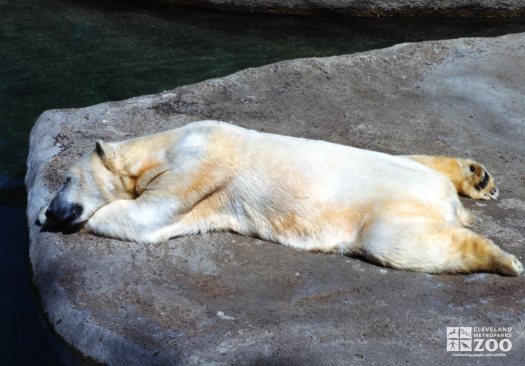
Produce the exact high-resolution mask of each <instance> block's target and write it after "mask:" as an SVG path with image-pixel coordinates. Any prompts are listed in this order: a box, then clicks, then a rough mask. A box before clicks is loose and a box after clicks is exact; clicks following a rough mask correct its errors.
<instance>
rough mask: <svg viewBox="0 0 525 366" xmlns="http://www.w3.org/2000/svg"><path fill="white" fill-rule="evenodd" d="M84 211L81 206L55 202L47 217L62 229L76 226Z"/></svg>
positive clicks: (47, 212)
mask: <svg viewBox="0 0 525 366" xmlns="http://www.w3.org/2000/svg"><path fill="white" fill-rule="evenodd" d="M83 210H84V209H83V208H82V206H80V205H79V204H76V203H63V202H60V201H55V200H53V201H51V204H50V205H49V208H48V209H47V210H46V217H47V218H48V219H50V220H53V221H54V222H56V223H57V224H59V225H60V226H62V227H70V226H73V225H75V224H76V221H77V219H78V218H79V217H80V215H82V211H83Z"/></svg>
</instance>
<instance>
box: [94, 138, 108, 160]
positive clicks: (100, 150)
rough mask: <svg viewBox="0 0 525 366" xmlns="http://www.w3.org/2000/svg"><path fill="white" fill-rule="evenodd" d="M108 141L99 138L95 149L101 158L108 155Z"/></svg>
mask: <svg viewBox="0 0 525 366" xmlns="http://www.w3.org/2000/svg"><path fill="white" fill-rule="evenodd" d="M105 149H106V143H105V142H104V141H102V140H97V142H96V143H95V151H96V152H97V154H98V156H100V157H101V158H104V157H105V156H106V151H105Z"/></svg>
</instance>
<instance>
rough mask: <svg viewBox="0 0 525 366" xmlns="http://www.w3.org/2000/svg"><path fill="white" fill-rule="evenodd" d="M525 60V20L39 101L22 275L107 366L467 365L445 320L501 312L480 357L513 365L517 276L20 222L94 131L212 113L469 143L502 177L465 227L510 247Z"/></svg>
mask: <svg viewBox="0 0 525 366" xmlns="http://www.w3.org/2000/svg"><path fill="white" fill-rule="evenodd" d="M524 59H525V34H517V35H509V36H505V37H500V38H494V39H460V40H452V41H440V42H424V43H417V44H403V45H398V46H395V47H392V48H389V49H385V50H378V51H372V52H366V53H361V54H355V55H349V56H340V57H331V58H322V59H303V60H293V61H286V62H281V63H277V64H272V65H268V66H265V67H261V68H257V69H247V70H244V71H241V72H239V73H236V74H233V75H230V76H228V77H225V78H221V79H213V80H208V81H205V82H202V83H199V84H195V85H190V86H185V87H180V88H177V89H175V90H172V91H169V92H165V93H162V94H159V95H153V96H143V97H138V98H134V99H130V100H126V101H122V102H112V103H104V104H100V105H96V106H92V107H88V108H83V109H76V110H73V109H70V110H55V111H47V112H45V113H44V114H42V116H41V117H40V118H39V119H38V121H37V123H36V125H35V127H34V129H33V131H32V134H31V151H30V156H29V159H28V173H27V177H26V184H27V188H28V194H29V203H28V209H27V214H28V220H29V233H30V245H31V246H30V257H31V263H32V265H33V270H34V283H35V285H36V287H37V288H38V291H39V294H40V297H41V300H42V303H43V307H44V309H45V311H46V313H47V315H48V317H49V319H50V321H51V323H52V324H53V326H54V327H55V329H56V330H57V332H58V333H59V334H60V335H61V336H62V337H64V338H65V339H66V341H68V342H69V343H71V344H72V345H73V346H74V347H76V348H77V349H79V350H81V351H82V352H83V353H84V354H86V355H89V356H90V357H92V358H93V359H95V360H98V361H100V362H104V363H107V364H109V365H174V364H181V365H201V364H217V365H222V364H239V365H320V364H323V365H331V364H332V365H346V364H349V363H351V364H354V363H359V362H363V363H366V364H368V365H370V364H372V365H374V364H375V365H379V364H385V362H388V363H389V364H404V363H408V364H430V365H444V364H450V365H452V364H461V365H464V364H465V362H466V360H465V359H464V358H462V357H452V356H451V355H450V353H447V352H446V336H445V331H446V327H447V326H479V327H481V326H506V327H512V328H513V332H512V339H511V340H512V342H513V349H512V350H511V351H510V352H508V353H507V355H506V357H505V358H494V359H491V360H490V362H491V364H497V363H498V362H500V363H501V364H505V365H521V364H522V362H523V359H524V358H525V333H524V330H525V329H524V328H525V327H524V323H523V322H524V320H525V310H524V308H525V307H524V304H525V286H524V285H525V283H524V282H525V281H524V277H523V276H522V277H519V278H506V277H501V276H498V275H492V274H474V275H468V276H463V275H459V276H449V275H436V276H432V275H428V274H423V273H410V272H402V271H396V270H390V269H385V268H381V267H377V266H375V265H372V264H368V263H366V262H363V261H361V260H358V259H352V258H345V257H342V256H338V255H325V254H315V253H300V252H297V251H295V250H293V249H290V248H286V247H284V246H280V245H277V244H274V243H268V242H263V241H261V240H257V239H253V238H248V237H243V236H238V235H236V234H232V233H214V234H205V235H197V236H189V237H183V238H178V239H174V240H170V241H169V242H168V243H163V244H157V245H141V244H137V243H129V242H122V241H115V240H109V239H103V238H99V237H96V236H93V235H88V234H84V233H74V234H69V235H64V234H61V233H51V232H41V231H40V228H39V227H37V226H36V225H34V224H33V223H34V222H35V220H36V217H37V213H38V210H39V209H40V207H42V206H43V205H44V204H45V202H47V201H48V200H49V199H50V198H51V197H52V195H53V192H54V190H55V189H57V188H58V187H59V185H60V183H61V181H62V178H63V176H64V173H65V171H66V170H67V168H68V167H69V166H70V165H71V164H72V163H73V162H75V161H76V160H77V159H78V158H79V157H80V156H81V155H83V154H86V153H88V152H90V151H92V150H93V148H94V142H95V140H96V139H106V140H121V139H124V138H129V137H134V136H140V135H144V134H148V133H153V132H157V131H162V130H167V129H170V128H174V127H177V126H181V125H183V124H185V123H188V122H190V121H195V120H200V119H205V118H214V119H221V120H225V121H232V122H233V123H236V124H238V125H241V126H245V127H249V128H253V129H257V130H261V131H267V132H274V133H279V134H286V135H293V136H302V137H307V138H313V139H324V140H328V141H333V142H337V143H342V144H351V145H354V146H358V147H364V148H369V149H376V150H381V151H386V152H390V153H399V154H406V153H426V154H450V155H459V156H465V157H473V158H475V159H477V160H479V161H481V162H483V163H484V164H485V165H486V166H487V168H488V169H489V170H490V171H491V172H492V173H493V174H494V175H495V177H496V180H497V181H498V183H499V186H500V190H501V195H500V200H499V201H493V202H475V201H471V200H467V199H465V200H464V201H465V203H466V205H467V206H468V207H470V208H471V209H472V210H473V211H474V212H475V213H476V214H477V216H478V222H477V224H476V230H477V231H478V232H480V233H483V234H485V235H488V236H489V237H490V238H492V239H493V240H495V241H496V242H497V243H498V244H499V245H501V246H502V247H504V248H505V249H506V250H508V251H510V252H512V253H514V254H516V255H517V256H518V257H519V258H520V259H521V260H522V261H523V260H524V259H525V249H524V244H525V240H524V233H525V218H524V217H525V144H524V143H523V142H524V141H525V121H524V116H525V73H524V72H523V70H524V61H523V60H524ZM312 153H315V152H312ZM481 361H483V360H481ZM487 361H488V360H487Z"/></svg>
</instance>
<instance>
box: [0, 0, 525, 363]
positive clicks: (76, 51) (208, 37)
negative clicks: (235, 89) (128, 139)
mask: <svg viewBox="0 0 525 366" xmlns="http://www.w3.org/2000/svg"><path fill="white" fill-rule="evenodd" d="M124 3H125V2H124V1H121V2H115V1H113V2H108V1H106V2H96V1H66V0H39V1H37V0H16V1H15V0H0V128H1V134H0V217H1V218H2V222H3V225H2V226H1V227H0V235H1V237H2V240H1V248H2V256H1V257H0V258H1V263H0V271H1V272H0V274H1V277H0V278H1V279H0V285H1V287H0V299H1V302H0V329H2V333H1V334H0V365H61V364H66V365H77V364H85V362H86V361H85V360H80V359H79V358H78V357H76V356H75V355H74V354H73V353H72V352H71V351H70V350H68V348H67V347H65V346H64V344H62V343H61V342H60V341H59V340H58V339H57V338H56V337H55V336H54V335H53V333H52V332H51V331H50V329H49V327H48V325H47V323H46V322H45V321H44V320H43V319H44V318H43V316H42V315H41V313H40V312H39V309H38V306H37V302H36V300H35V295H34V293H33V290H32V287H31V281H30V267H29V264H28V261H27V253H28V251H27V233H26V231H25V225H26V223H25V218H24V206H25V192H24V190H23V186H22V179H23V175H24V173H25V159H26V155H27V147H28V136H29V131H30V129H31V127H32V125H33V123H34V121H35V120H36V118H37V117H38V115H39V114H40V113H41V112H42V111H44V110H46V109H52V108H66V107H82V106H86V105H91V104H95V103H99V102H103V101H108V100H119V99H125V98H128V97H132V96H137V95H142V94H150V93H157V92H160V91H162V90H167V89H172V88H174V87H176V86H179V85H183V84H189V83H194V82H198V81H201V80H204V79H208V78H211V77H219V76H223V75H227V74H229V73H232V72H235V71H238V70H240V69H243V68H246V67H253V66H260V65H264V64H268V63H271V62H275V61H279V60H284V59H291V58H297V57H313V56H331V55H338V54H345V53H353V52H357V51H364V50H369V49H374V48H380V47H386V46H390V45H393V44H396V43H400V42H409V41H421V40H429V39H444V38H455V37H466V36H496V35H502V34H507V33H514V32H524V31H525V21H524V20H523V19H517V20H506V21H505V22H495V21H492V22H487V21H476V20H469V21H465V20H462V21H460V20H458V21H455V20H450V19H449V20H443V21H435V20H424V21H422V22H416V21H413V20H397V21H396V20H391V19H372V20H356V19H344V18H324V19H315V18H298V17H295V18H294V17H286V18H282V17H279V18H275V17H268V16H253V15H227V14H214V13H208V12H197V11H188V10H182V9H178V10H173V11H167V10H165V9H141V8H136V7H130V6H126V5H123V4H124Z"/></svg>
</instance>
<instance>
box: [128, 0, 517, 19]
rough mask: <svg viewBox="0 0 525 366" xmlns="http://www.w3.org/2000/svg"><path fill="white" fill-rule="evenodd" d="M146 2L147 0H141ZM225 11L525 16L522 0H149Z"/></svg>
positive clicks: (367, 14)
mask: <svg viewBox="0 0 525 366" xmlns="http://www.w3.org/2000/svg"><path fill="white" fill-rule="evenodd" d="M138 2H139V3H140V2H143V1H138ZM145 2H147V3H156V4H163V5H187V6H191V7H203V8H211V9H217V10H222V11H244V12H252V13H255V12H263V13H285V14H315V13H325V14H326V13H334V14H343V15H350V16H364V17H375V16H429V15H431V16H451V17H479V16H488V17H494V16H500V17H514V16H523V15H525V3H523V1H521V0H506V1H500V0H440V1H435V0H148V1H145Z"/></svg>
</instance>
